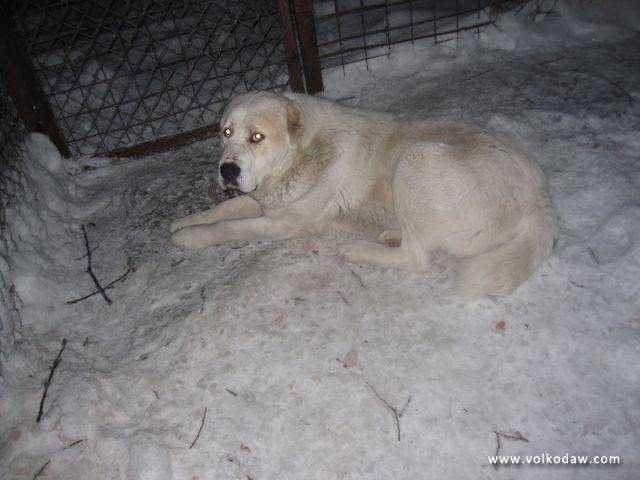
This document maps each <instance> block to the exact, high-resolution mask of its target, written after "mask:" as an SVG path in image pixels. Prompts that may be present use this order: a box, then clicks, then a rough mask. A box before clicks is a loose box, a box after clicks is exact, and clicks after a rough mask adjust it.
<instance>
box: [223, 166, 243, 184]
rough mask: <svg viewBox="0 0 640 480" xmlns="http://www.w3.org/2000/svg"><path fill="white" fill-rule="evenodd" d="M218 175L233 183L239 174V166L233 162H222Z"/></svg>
mask: <svg viewBox="0 0 640 480" xmlns="http://www.w3.org/2000/svg"><path fill="white" fill-rule="evenodd" d="M220 175H222V178H224V180H225V181H227V182H229V183H233V182H235V181H236V179H237V178H238V176H239V175H240V167H239V166H238V165H236V164H235V163H230V162H227V163H223V164H222V165H220Z"/></svg>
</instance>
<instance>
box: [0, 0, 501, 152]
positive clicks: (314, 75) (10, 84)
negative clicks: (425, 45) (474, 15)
mask: <svg viewBox="0 0 640 480" xmlns="http://www.w3.org/2000/svg"><path fill="white" fill-rule="evenodd" d="M8 1H10V0H0V17H2V18H0V73H1V74H2V75H3V76H4V78H5V80H6V85H7V89H8V90H9V93H10V94H11V96H12V97H13V98H14V101H15V105H16V107H17V110H18V113H19V115H20V116H21V117H22V119H23V121H24V123H25V125H26V127H27V129H29V130H32V131H37V132H42V133H44V134H46V135H48V136H49V137H50V138H51V140H52V141H53V143H54V144H55V145H56V146H57V147H58V149H59V150H60V152H61V154H62V155H63V156H65V157H69V156H71V152H70V149H69V146H68V144H67V142H66V140H65V138H64V135H63V134H62V130H61V129H60V127H59V124H58V123H57V122H56V118H55V115H54V112H53V109H52V107H51V105H50V103H49V99H48V98H47V95H46V94H45V93H44V90H43V89H42V88H41V86H40V84H39V82H38V77H37V74H36V70H35V68H34V65H33V63H32V59H31V58H29V57H28V56H27V53H26V52H27V49H26V48H25V45H23V44H22V43H23V42H22V40H21V38H20V37H19V36H18V34H17V30H18V29H17V28H15V27H14V25H13V24H12V15H11V11H10V9H9V7H8V3H7V2H8ZM62 1H63V2H64V1H65V0H62ZM273 1H274V2H275V6H276V8H277V15H278V16H279V17H280V20H281V22H282V45H283V46H284V57H285V58H284V61H285V63H286V66H287V69H288V71H289V84H290V86H291V89H292V90H293V91H294V92H304V93H308V94H314V93H318V92H321V91H322V90H323V82H322V61H323V58H324V57H327V56H332V55H333V56H335V55H339V56H340V59H341V65H342V67H343V69H344V65H345V63H347V62H346V61H345V59H344V54H345V53H347V52H350V51H351V50H355V51H359V50H363V52H364V61H367V60H368V59H369V56H368V54H367V50H368V49H369V50H370V49H371V48H374V47H376V46H380V45H381V46H383V47H384V46H386V47H387V49H388V50H389V51H390V48H391V45H392V44H395V43H401V42H405V41H411V42H413V41H414V40H417V39H420V38H431V37H432V38H433V39H434V42H436V43H437V42H438V35H440V36H442V35H445V34H451V33H455V34H456V35H457V33H459V32H460V31H463V30H467V29H471V28H479V27H480V26H483V25H486V24H488V23H492V21H493V19H490V20H489V21H484V22H481V21H480V7H481V4H488V5H489V6H490V8H491V11H492V16H493V12H495V11H497V6H501V5H502V4H504V3H507V2H506V0H477V9H474V10H469V12H475V11H476V10H477V12H478V19H477V22H475V23H472V24H471V25H468V26H463V25H460V24H459V20H460V19H459V16H460V15H461V14H463V13H469V12H467V11H464V12H461V11H459V8H457V6H458V5H459V4H458V0H455V5H456V11H455V13H454V14H450V15H444V16H442V15H441V16H438V15H437V14H436V8H435V6H436V0H433V5H434V10H433V18H432V19H428V20H424V21H422V22H414V21H413V10H411V13H412V16H411V21H410V24H408V25H402V28H405V27H407V28H409V27H410V29H411V30H410V32H411V35H410V39H403V40H400V41H392V39H391V37H390V32H391V31H393V30H397V29H398V28H401V27H391V26H390V25H389V9H390V8H391V7H397V6H398V5H401V4H408V5H409V7H410V8H412V5H413V3H412V2H413V1H414V0H393V1H392V0H384V1H383V0H379V3H374V4H369V3H367V4H365V3H364V1H363V0H360V2H359V6H358V7H353V8H348V9H346V10H345V9H339V7H338V2H337V0H333V4H334V6H335V11H334V13H330V14H325V15H324V16H323V15H320V16H318V18H315V16H314V2H313V0H273ZM271 5H273V4H271ZM380 8H384V10H385V11H386V14H387V17H386V18H387V21H386V25H385V26H384V28H382V29H379V30H375V31H373V32H372V31H367V28H366V27H365V16H364V15H365V12H368V11H370V10H373V9H380ZM354 14H355V15H360V16H361V17H362V34H356V35H355V36H354V37H349V38H343V36H342V35H341V32H340V24H339V23H338V24H337V28H338V37H339V38H338V40H337V42H339V46H340V49H339V51H338V52H337V53H335V52H334V53H329V54H327V53H326V52H325V53H324V54H323V55H320V54H319V50H321V48H323V47H326V45H328V43H326V42H325V43H324V44H320V45H319V43H318V37H317V36H316V21H324V20H327V19H335V20H336V21H337V22H339V21H340V18H341V17H346V16H347V15H354ZM447 18H455V28H452V29H450V30H449V31H446V30H445V31H442V32H441V31H439V30H438V29H437V21H438V20H443V19H447ZM428 22H433V32H432V33H428V34H425V35H422V36H420V35H417V34H416V35H414V26H415V25H418V23H428ZM478 32H479V30H478ZM373 33H382V34H384V33H386V39H385V41H384V42H382V43H381V44H380V45H367V35H371V34H373ZM359 38H362V43H363V45H362V46H361V45H357V46H356V47H351V48H350V49H349V48H346V47H345V48H343V44H342V42H343V41H346V40H352V39H359ZM445 41H446V40H445ZM329 43H336V41H335V40H334V41H332V42H329ZM389 51H385V52H384V55H386V56H388V55H389ZM372 58H375V57H372ZM355 61H358V60H357V59H356V60H355ZM280 64H281V63H280ZM367 67H368V64H367ZM267 88H275V87H274V86H270V87H267ZM150 121H151V120H149V122H150ZM203 121H204V118H203ZM178 128H180V125H178ZM187 128H189V127H187ZM218 128H219V126H218V124H217V123H210V124H206V125H203V126H197V127H195V128H192V129H190V130H188V131H179V133H176V134H172V135H168V136H160V137H156V138H153V139H151V140H149V141H145V142H143V143H138V144H137V145H134V146H127V147H123V148H116V149H113V150H110V151H107V152H98V154H101V155H106V156H110V157H140V156H144V155H148V154H150V153H152V152H156V151H160V150H166V149H169V148H173V147H176V146H178V145H181V144H185V143H188V142H191V141H194V140H201V139H204V138H209V137H213V136H215V135H216V134H217V130H218Z"/></svg>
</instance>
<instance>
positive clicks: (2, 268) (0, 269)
mask: <svg viewBox="0 0 640 480" xmlns="http://www.w3.org/2000/svg"><path fill="white" fill-rule="evenodd" d="M24 133H25V131H24V126H23V125H22V122H21V121H20V120H19V118H18V115H17V113H16V110H15V108H14V105H13V101H12V100H11V97H10V96H9V94H8V92H7V89H6V86H5V83H4V80H3V79H2V77H0V353H3V352H5V349H6V346H7V344H8V343H9V342H11V341H12V340H13V336H14V333H15V330H16V328H17V327H18V323H19V321H20V313H19V306H20V305H19V297H18V296H17V293H16V291H15V289H14V287H13V282H12V280H11V271H10V269H11V266H10V259H9V248H10V245H9V242H10V241H11V239H12V235H11V231H10V227H9V226H8V225H7V223H6V217H5V213H6V210H7V208H8V207H9V206H10V205H13V204H18V203H19V202H20V197H21V195H22V193H23V189H22V170H23V169H22V166H23V160H22V152H21V150H20V146H19V145H20V141H21V140H22V137H23V135H24ZM1 375H2V358H1V357H0V376H1Z"/></svg>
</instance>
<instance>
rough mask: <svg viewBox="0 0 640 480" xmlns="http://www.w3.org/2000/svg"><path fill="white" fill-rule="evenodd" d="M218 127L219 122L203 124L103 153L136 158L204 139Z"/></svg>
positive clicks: (214, 132)
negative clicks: (192, 128)
mask: <svg viewBox="0 0 640 480" xmlns="http://www.w3.org/2000/svg"><path fill="white" fill-rule="evenodd" d="M219 129H220V124H219V123H217V122H216V123H213V124H209V125H205V126H203V127H200V128H196V129H195V130H191V131H189V132H180V133H177V134H175V135H170V136H167V137H161V138H156V139H154V140H150V141H148V142H144V143H139V144H138V145H134V146H131V147H123V148H117V149H115V150H111V151H109V152H107V153H105V155H106V156H107V157H113V158H138V157H144V156H146V155H150V154H152V153H157V152H162V151H164V150H170V149H172V148H174V147H178V146H180V145H185V144H187V143H191V142H195V141H196V140H204V139H206V138H211V137H215V136H216V134H217V133H218V130H219Z"/></svg>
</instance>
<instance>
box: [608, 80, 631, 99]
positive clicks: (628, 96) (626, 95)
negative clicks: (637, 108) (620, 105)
mask: <svg viewBox="0 0 640 480" xmlns="http://www.w3.org/2000/svg"><path fill="white" fill-rule="evenodd" d="M605 80H606V81H607V82H608V83H609V85H613V86H614V87H616V88H617V89H618V90H619V91H620V93H622V95H623V96H624V97H626V98H627V100H629V101H630V102H631V103H636V100H635V98H633V97H632V96H631V94H630V93H629V92H627V90H626V89H625V88H624V87H623V86H622V85H620V84H619V83H618V82H616V81H615V80H610V79H608V78H606V79H605Z"/></svg>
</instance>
